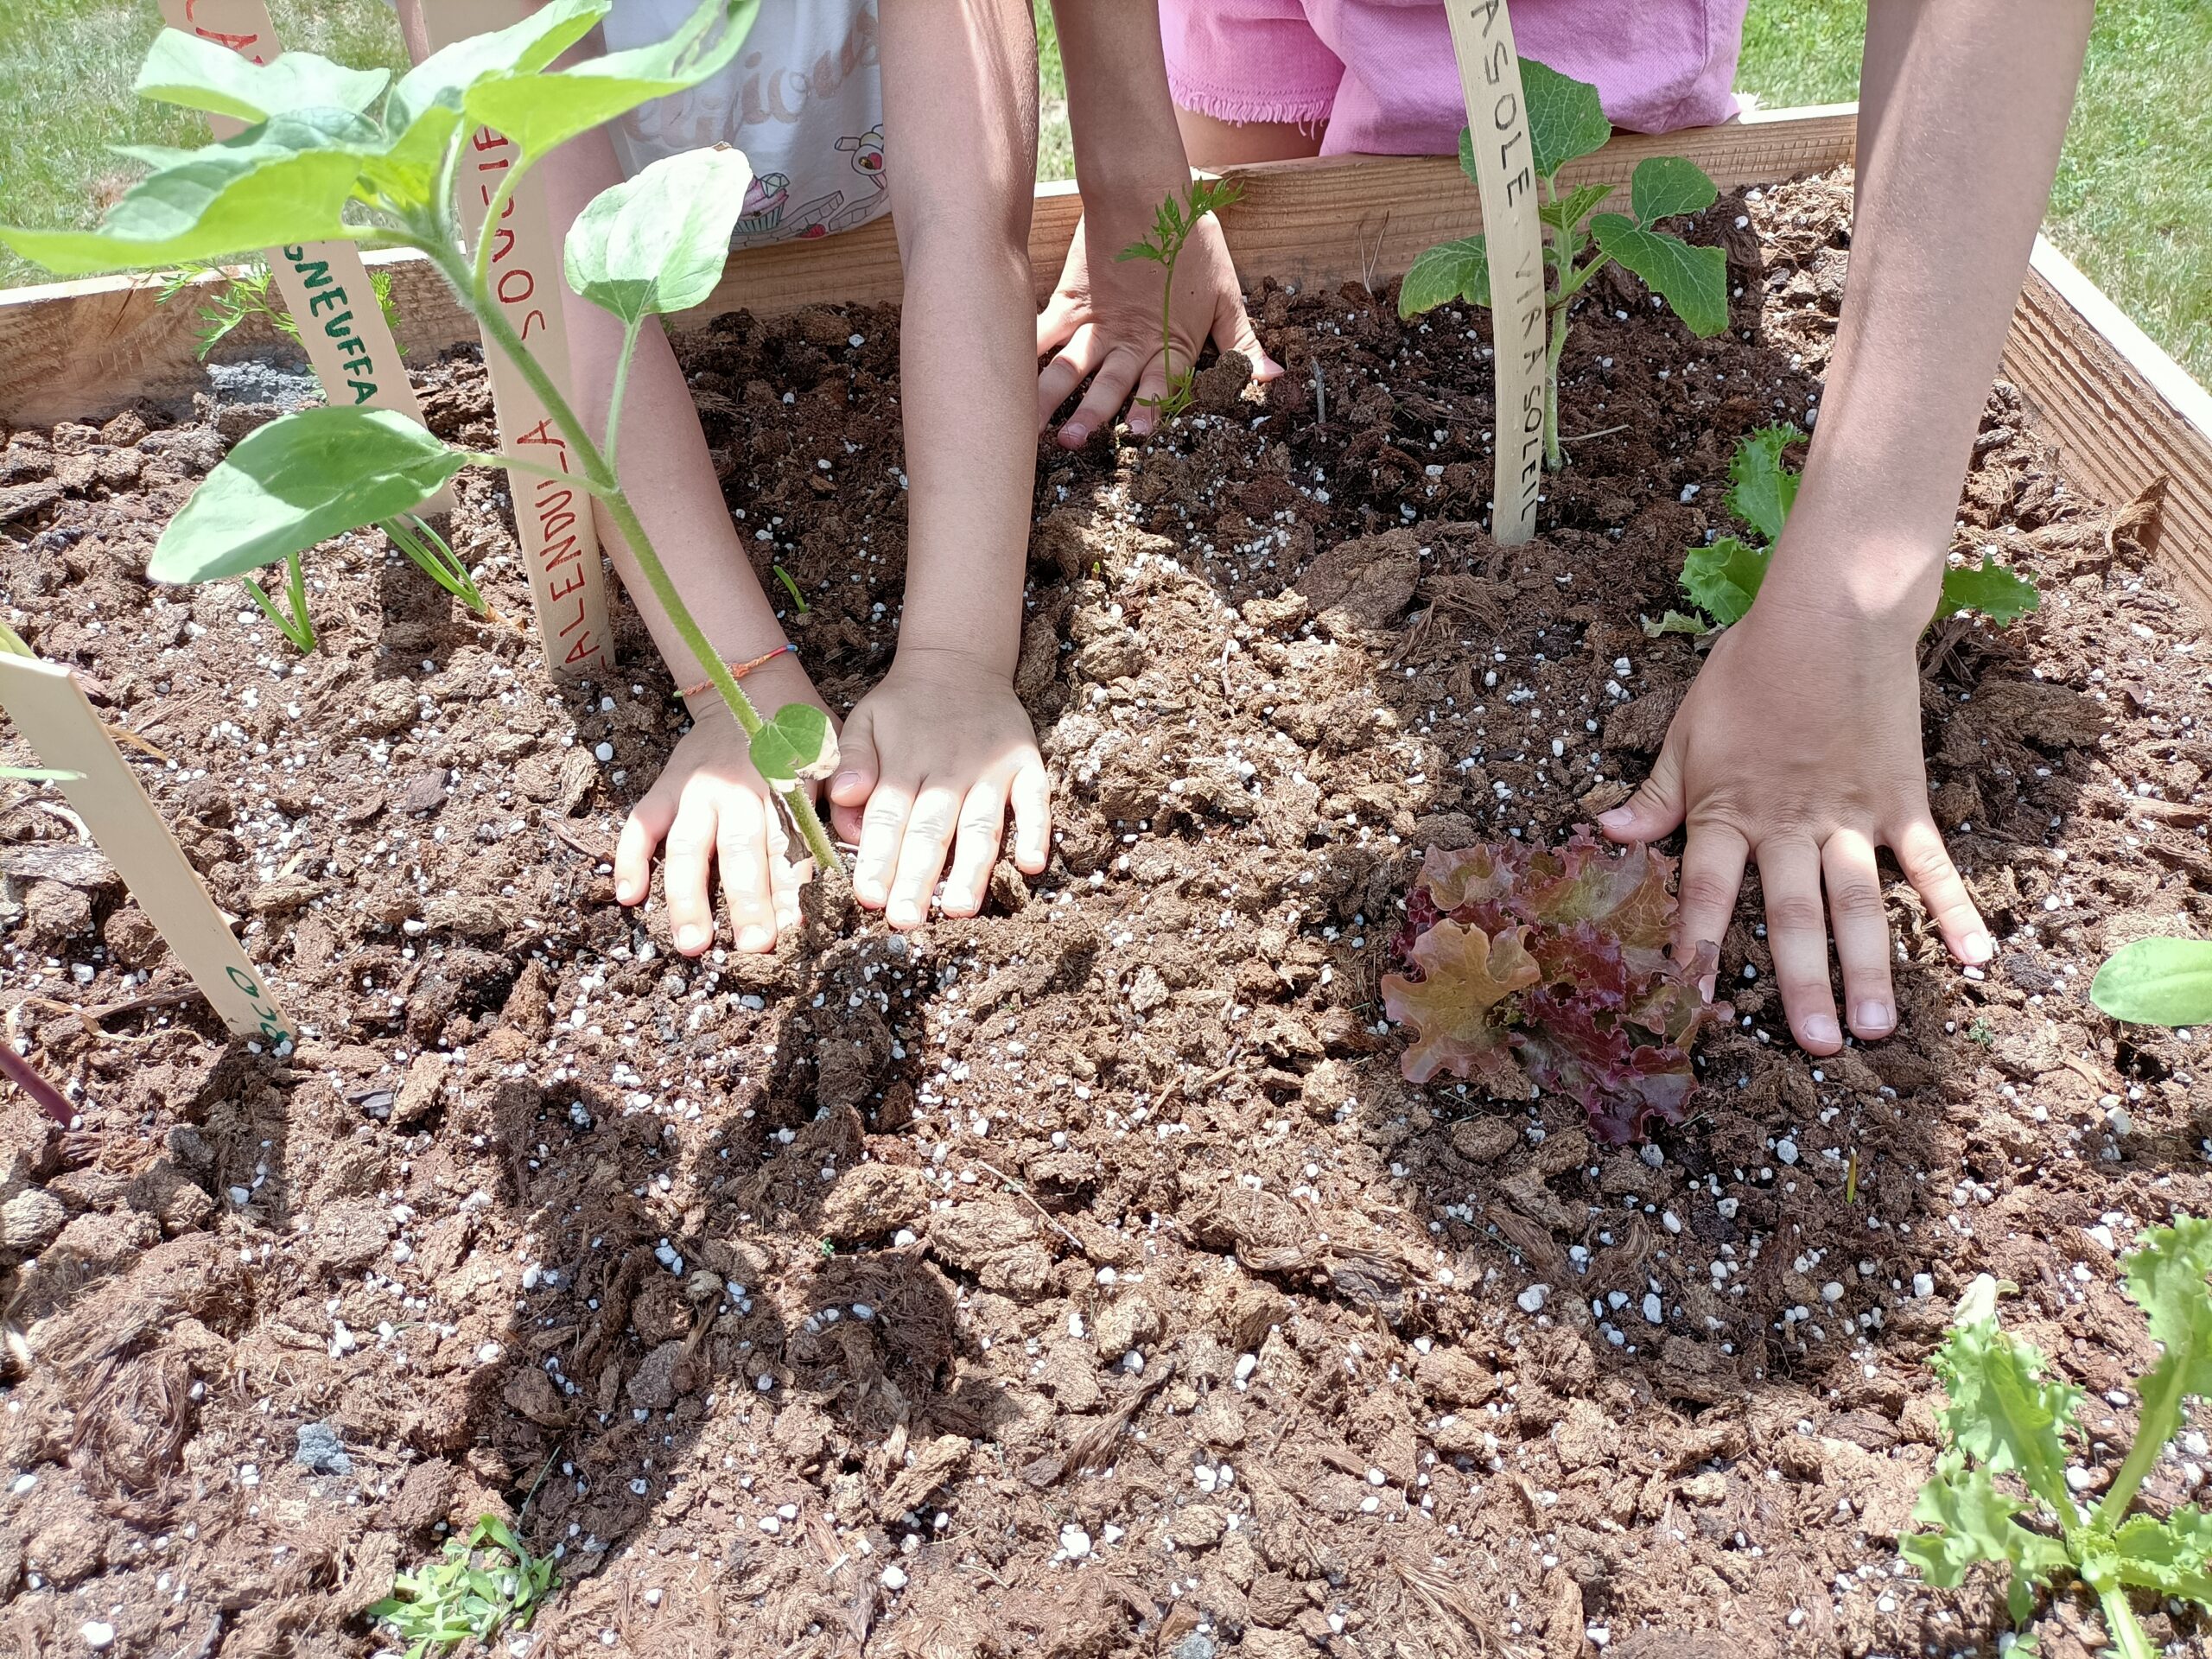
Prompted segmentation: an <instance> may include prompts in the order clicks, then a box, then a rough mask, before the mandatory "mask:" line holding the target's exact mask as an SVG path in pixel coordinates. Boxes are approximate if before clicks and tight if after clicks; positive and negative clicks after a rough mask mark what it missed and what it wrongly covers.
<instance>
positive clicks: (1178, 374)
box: [1114, 179, 1244, 420]
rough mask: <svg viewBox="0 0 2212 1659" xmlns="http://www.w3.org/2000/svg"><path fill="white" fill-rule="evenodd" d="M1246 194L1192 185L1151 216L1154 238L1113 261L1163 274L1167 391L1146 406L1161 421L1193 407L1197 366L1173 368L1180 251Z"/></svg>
mask: <svg viewBox="0 0 2212 1659" xmlns="http://www.w3.org/2000/svg"><path fill="white" fill-rule="evenodd" d="M1243 194H1244V187H1243V185H1241V184H1238V183H1237V182H1236V181H1234V180H1233V179H1192V181H1191V185H1190V188H1189V189H1187V190H1186V191H1185V192H1184V194H1183V200H1180V201H1178V200H1176V199H1175V198H1174V197H1173V196H1169V197H1168V198H1167V199H1166V200H1165V201H1163V202H1161V203H1160V211H1159V213H1156V214H1155V215H1154V217H1153V221H1152V234H1151V235H1150V236H1148V237H1147V238H1145V239H1144V240H1143V241H1141V242H1132V243H1130V244H1129V245H1128V247H1126V248H1123V249H1122V251H1120V252H1119V253H1117V254H1116V255H1115V256H1114V257H1115V260H1116V262H1117V263H1118V262H1120V261H1122V260H1124V259H1149V260H1151V261H1152V262H1153V263H1154V264H1157V265H1159V266H1160V268H1161V280H1160V359H1161V360H1162V361H1163V362H1164V363H1166V365H1167V390H1166V391H1165V392H1163V393H1161V394H1160V396H1159V397H1147V398H1146V399H1145V400H1144V401H1145V402H1146V403H1147V404H1149V405H1150V406H1151V407H1152V408H1154V409H1156V410H1159V411H1160V418H1161V419H1163V420H1166V419H1172V418H1173V416H1178V415H1180V414H1181V413H1182V412H1183V411H1184V410H1186V409H1188V408H1189V407H1190V406H1191V382H1192V379H1193V378H1195V377H1196V375H1197V373H1198V364H1197V363H1196V362H1195V361H1192V362H1190V363H1186V364H1185V365H1183V366H1182V367H1181V368H1180V369H1178V368H1177V367H1176V366H1175V326H1174V325H1175V264H1176V261H1178V260H1179V259H1180V258H1181V257H1183V250H1184V248H1185V245H1188V244H1189V242H1190V240H1191V233H1192V232H1194V231H1196V230H1197V229H1198V221H1199V220H1200V219H1204V218H1205V216H1206V215H1207V214H1208V213H1218V212H1219V211H1220V210H1221V209H1222V208H1224V207H1228V206H1229V205H1230V203H1231V202H1234V201H1235V200H1236V199H1237V198H1238V197H1239V196H1241V195H1243Z"/></svg>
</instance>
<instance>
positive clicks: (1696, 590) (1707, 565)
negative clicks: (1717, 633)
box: [1682, 536, 1774, 628]
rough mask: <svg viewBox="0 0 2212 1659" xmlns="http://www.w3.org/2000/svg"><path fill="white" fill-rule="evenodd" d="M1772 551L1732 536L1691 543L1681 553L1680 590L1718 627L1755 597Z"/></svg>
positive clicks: (1741, 613)
mask: <svg viewBox="0 0 2212 1659" xmlns="http://www.w3.org/2000/svg"><path fill="white" fill-rule="evenodd" d="M1773 554H1774V550H1773V549H1771V548H1766V547H1753V546H1752V545H1751V543H1748V542H1745V541H1743V540H1741V539H1740V538H1738V537H1734V536H1722V537H1718V538H1716V539H1715V540H1714V541H1713V543H1712V545H1710V546H1709V547H1694V548H1692V549H1690V550H1689V551H1688V553H1686V554H1684V555H1683V556H1682V591H1683V592H1684V593H1686V594H1688V595H1689V596H1690V602H1691V603H1692V604H1694V605H1695V606H1696V607H1698V609H1700V611H1703V612H1704V613H1706V614H1707V616H1709V617H1711V618H1712V619H1713V620H1714V621H1715V622H1718V623H1719V625H1720V626H1722V627H1724V628H1725V627H1727V626H1730V625H1731V624H1732V623H1736V622H1740V621H1742V620H1744V613H1745V612H1746V611H1748V610H1750V609H1751V601H1753V600H1755V599H1757V598H1758V594H1759V583H1760V582H1764V581H1765V580H1766V566H1767V561H1768V560H1769V559H1770V558H1771V557H1772V556H1773Z"/></svg>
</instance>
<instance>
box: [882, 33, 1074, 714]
mask: <svg viewBox="0 0 2212 1659" xmlns="http://www.w3.org/2000/svg"><path fill="white" fill-rule="evenodd" d="M880 30H881V41H882V57H883V103H884V130H885V135H886V137H887V140H888V147H889V152H890V165H889V168H888V172H889V176H890V181H891V200H892V215H893V219H894V221H895V222H896V224H897V226H898V231H899V254H900V257H901V258H902V259H903V260H904V262H905V264H906V302H905V306H904V308H903V311H902V313H901V315H900V323H899V341H900V345H899V379H900V385H901V386H902V388H903V391H902V398H903V413H904V419H905V428H906V474H907V479H908V482H909V494H908V497H907V508H906V522H907V531H906V549H907V550H906V610H905V613H904V615H903V617H902V619H901V621H900V625H899V658H900V659H901V661H902V662H906V661H913V660H918V658H921V657H923V656H930V655H943V656H948V657H954V658H963V659H965V660H967V661H969V662H972V663H975V664H981V665H983V666H986V667H988V668H989V669H990V670H991V671H994V672H996V673H1001V674H1004V675H1007V676H1008V677H1011V675H1012V674H1013V671H1014V661H1015V658H1017V656H1018V655H1019V653H1020V643H1021V587H1022V570H1023V567H1024V564H1025V563H1026V561H1027V551H1028V542H1029V512H1030V496H1031V492H1032V489H1033V486H1034V483H1035V480H1036V454H1037V433H1036V421H1035V416H1034V414H1033V405H1034V404H1035V387H1036V378H1037V359H1036V353H1035V327H1036V301H1035V296H1034V294H1033V290H1032V288H1031V283H1030V272H1029V252H1028V244H1029V209H1030V201H1031V197H1032V194H1033V182H1032V181H1033V178H1034V175H1035V173H1036V165H1037V163H1036V154H1037V129H1036V110H1037V82H1036V53H1035V49H1034V45H1033V34H1032V23H1031V20H1030V14H1029V9H1028V5H1027V0H958V3H955V0H884V3H883V5H882V9H881V12H880Z"/></svg>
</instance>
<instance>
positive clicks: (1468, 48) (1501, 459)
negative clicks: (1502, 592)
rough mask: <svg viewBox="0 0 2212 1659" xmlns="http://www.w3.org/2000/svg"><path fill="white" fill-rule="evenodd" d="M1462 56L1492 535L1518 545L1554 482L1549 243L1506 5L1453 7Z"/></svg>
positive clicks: (1493, 1) (1493, 0)
mask: <svg viewBox="0 0 2212 1659" xmlns="http://www.w3.org/2000/svg"><path fill="white" fill-rule="evenodd" d="M1444 10H1445V16H1446V17H1447V18H1449V19H1450V21H1451V24H1452V55H1453V56H1454V57H1455V58H1457V59H1458V60H1459V91H1460V95H1461V96H1462V97H1463V98H1465V100H1466V105H1467V135H1468V143H1470V144H1471V147H1472V149H1473V150H1474V159H1475V184H1476V187H1477V188H1478V189H1479V190H1480V192H1481V193H1482V203H1483V235H1484V242H1485V245H1486V248H1487V251H1488V254H1489V265H1490V292H1491V345H1492V347H1493V350H1492V354H1491V361H1492V364H1493V366H1494V367H1495V368H1496V370H1497V474H1496V476H1495V478H1494V480H1493V492H1492V497H1491V536H1492V537H1495V538H1496V539H1497V541H1498V542H1499V543H1502V544H1503V545H1505V546H1508V547H1512V546H1516V545H1517V544H1519V543H1522V542H1525V541H1527V540H1528V539H1529V537H1531V536H1534V535H1535V533H1536V495H1537V493H1538V490H1539V488H1540V486H1541V484H1542V482H1543V476H1544V240H1543V228H1542V226H1541V225H1540V224H1539V223H1538V220H1537V216H1536V207H1537V202H1536V175H1535V165H1534V159H1533V158H1534V152H1533V151H1532V149H1530V147H1529V104H1528V99H1526V98H1525V97H1524V96H1523V95H1522V90H1521V59H1520V56H1519V54H1516V52H1515V51H1514V49H1513V21H1512V19H1511V17H1510V16H1509V15H1508V14H1507V12H1506V9H1505V0H1448V3H1447V4H1446V6H1445V9H1444Z"/></svg>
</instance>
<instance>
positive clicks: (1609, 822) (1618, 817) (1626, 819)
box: [1598, 806, 1636, 829]
mask: <svg viewBox="0 0 2212 1659" xmlns="http://www.w3.org/2000/svg"><path fill="white" fill-rule="evenodd" d="M1598 822H1599V823H1602V824H1604V825H1605V828H1606V829H1627V828H1628V826H1629V825H1630V824H1631V823H1635V822H1636V814H1635V813H1633V812H1631V811H1630V810H1628V808H1626V807H1624V806H1617V807H1615V808H1614V809H1613V810H1611V811H1610V812H1600V813H1599V815H1598Z"/></svg>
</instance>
